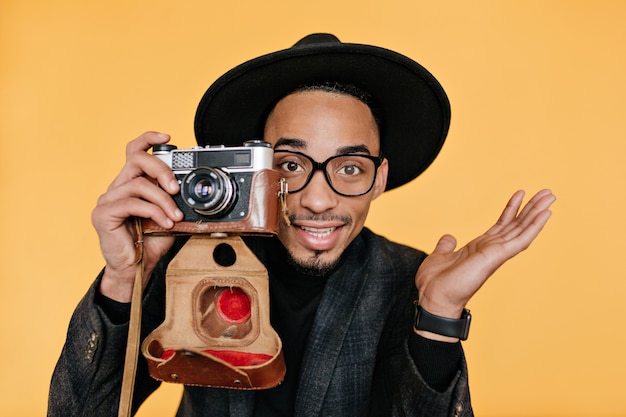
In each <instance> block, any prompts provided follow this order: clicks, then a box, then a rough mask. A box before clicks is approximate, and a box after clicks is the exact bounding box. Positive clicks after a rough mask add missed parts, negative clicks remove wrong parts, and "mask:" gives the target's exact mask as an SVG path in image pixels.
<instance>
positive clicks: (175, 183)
mask: <svg viewBox="0 0 626 417" xmlns="http://www.w3.org/2000/svg"><path fill="white" fill-rule="evenodd" d="M170 191H171V192H176V191H178V181H176V180H172V181H170Z"/></svg>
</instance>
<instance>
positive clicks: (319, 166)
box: [274, 149, 385, 197]
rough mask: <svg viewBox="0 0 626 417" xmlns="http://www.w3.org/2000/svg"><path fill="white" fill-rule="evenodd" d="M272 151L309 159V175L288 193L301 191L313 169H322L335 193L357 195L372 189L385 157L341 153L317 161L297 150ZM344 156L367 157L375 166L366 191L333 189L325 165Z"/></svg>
mask: <svg viewBox="0 0 626 417" xmlns="http://www.w3.org/2000/svg"><path fill="white" fill-rule="evenodd" d="M274 153H288V154H293V155H299V156H302V157H304V158H306V159H308V160H309V161H311V166H312V169H311V172H309V175H308V177H307V179H306V181H304V185H302V187H300V188H298V189H297V190H288V192H289V193H297V192H298V191H302V190H303V189H304V188H305V187H306V186H307V185H309V183H310V182H311V178H313V174H315V171H322V172H323V173H324V178H326V182H327V183H328V185H329V186H330V188H331V190H333V191H334V192H335V193H337V194H339V195H342V196H344V197H358V196H361V195H365V194H367V193H369V192H370V191H371V190H372V187H373V186H374V183H375V182H376V175H378V167H380V165H381V164H382V163H383V160H384V159H385V158H384V157H383V156H382V155H379V156H373V155H366V154H362V153H342V154H337V155H333V156H331V157H330V158H328V159H326V160H325V161H324V162H317V161H316V160H314V159H313V158H311V157H310V156H309V155H307V154H305V153H302V152H299V151H290V150H287V149H279V150H276V151H274ZM345 156H358V157H362V158H366V159H369V160H371V161H372V162H374V168H375V169H374V177H373V178H372V183H371V184H370V186H369V188H368V189H367V190H366V191H364V192H362V193H359V194H346V193H342V192H339V191H337V189H335V187H334V186H333V183H332V181H331V179H330V175H329V174H328V171H326V166H327V165H328V163H329V162H330V161H332V160H333V159H336V158H340V157H345ZM287 184H289V181H287Z"/></svg>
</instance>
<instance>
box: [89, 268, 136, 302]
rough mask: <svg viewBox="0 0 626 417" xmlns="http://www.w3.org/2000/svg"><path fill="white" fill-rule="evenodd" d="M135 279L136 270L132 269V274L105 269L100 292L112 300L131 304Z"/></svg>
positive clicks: (99, 288)
mask: <svg viewBox="0 0 626 417" xmlns="http://www.w3.org/2000/svg"><path fill="white" fill-rule="evenodd" d="M134 279H135V269H134V268H131V271H130V272H127V273H123V272H120V271H113V270H111V269H110V268H109V267H105V268H104V273H103V274H102V278H101V279H100V285H99V287H98V292H99V293H100V294H102V295H104V296H105V297H107V298H110V299H111V300H115V301H117V302H120V303H129V302H130V300H131V298H132V294H133V285H134Z"/></svg>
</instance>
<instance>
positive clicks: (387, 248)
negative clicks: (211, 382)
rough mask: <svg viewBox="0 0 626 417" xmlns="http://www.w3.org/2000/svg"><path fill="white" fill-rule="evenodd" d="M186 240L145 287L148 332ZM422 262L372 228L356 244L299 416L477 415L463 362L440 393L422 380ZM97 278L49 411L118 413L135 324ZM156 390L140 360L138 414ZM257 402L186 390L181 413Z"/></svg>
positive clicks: (249, 407)
mask: <svg viewBox="0 0 626 417" xmlns="http://www.w3.org/2000/svg"><path fill="white" fill-rule="evenodd" d="M183 243H184V241H179V242H177V244H176V245H175V247H174V248H173V249H172V251H171V253H170V254H169V255H168V256H166V257H165V258H164V259H163V261H162V262H161V263H160V264H159V266H158V267H157V269H155V271H154V273H153V276H152V278H151V282H150V284H149V285H148V287H147V289H146V291H145V296H144V306H143V317H142V337H145V336H146V335H147V334H148V333H149V332H151V331H152V330H153V329H154V328H156V327H157V326H158V325H159V324H160V323H161V321H162V320H163V318H164V312H163V309H164V299H165V284H164V275H165V270H166V267H167V263H168V262H169V260H170V259H171V258H172V257H173V255H174V254H175V253H176V251H177V250H179V249H180V247H181V246H182V244H183ZM247 243H248V242H247ZM249 245H250V247H251V248H252V249H253V251H255V253H256V254H257V255H258V256H259V259H261V260H262V261H263V260H264V258H265V257H264V254H263V246H264V245H263V244H257V243H255V241H254V240H251V241H250V242H249ZM424 258H425V254H424V253H423V252H420V251H417V250H415V249H412V248H409V247H407V246H403V245H399V244H396V243H393V242H390V241H389V240H387V239H385V238H383V237H381V236H378V235H376V234H374V233H372V232H371V231H369V230H368V229H364V230H363V231H362V232H361V233H360V234H359V236H358V237H357V238H356V239H355V240H354V242H352V244H351V245H350V247H349V248H348V252H347V258H346V260H345V262H343V264H342V266H341V267H340V268H339V269H338V270H337V271H335V272H334V273H333V274H332V275H331V276H330V277H329V279H328V282H327V284H326V287H325V289H324V292H323V295H322V300H321V302H320V305H319V307H318V310H317V313H316V316H315V319H314V322H313V325H312V328H311V333H310V335H309V339H308V340H309V342H308V345H307V348H306V351H305V352H304V358H303V363H302V369H301V372H300V379H299V384H298V393H297V397H296V403H295V416H302V417H310V416H430V417H433V416H471V415H473V411H472V407H471V403H470V396H469V388H468V382H467V369H466V364H465V360H464V359H463V361H462V364H461V367H460V370H459V372H458V373H457V375H456V377H455V378H454V380H453V381H452V383H451V385H450V386H449V387H448V389H447V390H446V391H445V392H443V393H440V392H436V391H434V390H433V389H431V388H430V387H429V386H428V385H427V384H426V383H425V382H424V381H423V379H422V377H421V376H420V374H419V372H418V370H417V367H416V366H415V363H414V361H413V358H411V356H410V354H409V351H408V347H407V338H408V335H409V334H410V333H409V332H411V331H412V323H413V317H414V313H413V301H414V300H415V299H416V297H417V290H416V289H415V284H414V282H415V273H416V271H417V268H418V267H419V265H420V264H421V262H422V261H423V259H424ZM269 268H270V266H268V269H269ZM98 282H99V279H97V280H96V282H95V283H94V284H93V285H92V286H91V288H90V289H89V291H88V293H87V294H86V296H85V297H84V298H83V299H82V300H81V302H80V303H79V305H78V307H77V308H76V310H75V312H74V314H73V316H72V319H71V321H70V325H69V330H68V335H67V340H66V342H65V345H64V347H63V350H62V353H61V357H60V358H59V361H58V363H57V366H56V368H55V371H54V374H53V377H52V382H51V389H50V397H49V408H48V416H51V417H54V416H64V417H68V416H90V417H95V416H116V415H117V407H118V403H119V392H120V387H121V379H122V374H123V361H124V351H125V343H126V338H127V331H128V325H127V324H121V325H116V324H114V323H112V322H111V321H110V320H109V318H108V317H107V316H106V315H105V314H104V313H103V312H102V311H101V310H100V308H99V307H98V306H97V305H96V304H95V302H94V298H95V291H96V288H97V286H98ZM158 386H159V383H158V382H157V381H155V380H153V379H152V378H151V377H150V376H149V375H148V371H147V367H146V364H145V361H144V360H143V358H139V365H138V371H137V379H136V384H135V392H134V398H133V410H134V411H136V410H137V409H138V407H139V406H140V404H141V403H142V402H143V401H144V400H145V399H146V398H147V397H148V396H149V395H150V393H152V392H153V391H154V390H155V389H156V388H157V387H158ZM254 403H255V392H254V391H239V390H226V389H215V388H204V387H188V386H186V387H185V389H184V394H183V398H182V400H181V404H180V407H179V411H178V413H177V416H180V417H183V416H184V417H200V416H203V417H204V416H231V417H235V416H237V417H241V416H252V415H253V412H254Z"/></svg>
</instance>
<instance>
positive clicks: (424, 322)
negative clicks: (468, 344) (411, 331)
mask: <svg viewBox="0 0 626 417" xmlns="http://www.w3.org/2000/svg"><path fill="white" fill-rule="evenodd" d="M471 322H472V315H471V314H470V311H469V310H468V309H464V310H463V313H462V314H461V318H460V319H449V318H447V317H441V316H436V315H434V314H431V313H429V312H428V311H426V310H424V309H423V308H422V306H420V305H418V306H417V307H416V308H415V329H417V330H426V331H427V332H431V333H435V334H439V335H442V336H449V337H456V338H458V339H460V340H467V336H468V335H469V329H470V323H471Z"/></svg>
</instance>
